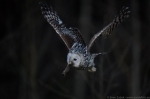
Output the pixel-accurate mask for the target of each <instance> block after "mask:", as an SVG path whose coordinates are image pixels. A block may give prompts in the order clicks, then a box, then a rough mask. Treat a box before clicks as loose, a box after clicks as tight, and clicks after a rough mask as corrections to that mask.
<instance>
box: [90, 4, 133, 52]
mask: <svg viewBox="0 0 150 99" xmlns="http://www.w3.org/2000/svg"><path fill="white" fill-rule="evenodd" d="M129 13H130V11H129V8H128V7H123V8H122V10H121V11H120V13H119V14H118V15H117V16H116V17H115V19H114V20H113V21H112V22H111V23H110V24H108V25H107V26H106V27H104V28H103V29H102V30H101V31H100V32H98V33H97V34H95V35H94V36H93V37H92V39H91V40H90V43H89V45H88V51H89V50H90V48H91V46H92V45H93V43H94V41H95V40H96V39H97V38H98V37H99V36H100V35H101V36H107V35H109V34H110V33H111V32H112V31H113V30H114V28H115V27H117V26H118V25H119V24H120V23H121V22H122V21H124V19H126V18H128V17H129Z"/></svg>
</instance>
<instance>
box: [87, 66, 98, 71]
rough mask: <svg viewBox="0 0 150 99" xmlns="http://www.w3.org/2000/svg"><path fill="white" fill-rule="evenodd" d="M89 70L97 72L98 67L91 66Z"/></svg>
mask: <svg viewBox="0 0 150 99" xmlns="http://www.w3.org/2000/svg"><path fill="white" fill-rule="evenodd" d="M88 71H89V72H96V68H95V67H91V68H90V69H88Z"/></svg>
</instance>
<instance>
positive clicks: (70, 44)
mask: <svg viewBox="0 0 150 99" xmlns="http://www.w3.org/2000/svg"><path fill="white" fill-rule="evenodd" d="M39 4H40V6H41V10H42V14H43V15H44V18H45V19H46V20H47V22H48V23H49V24H50V25H51V26H52V27H53V28H54V30H55V31H56V33H57V34H58V35H59V36H60V37H61V38H62V40H63V41H64V43H65V44H66V46H67V48H68V49H69V52H68V55H67V63H68V65H67V67H66V68H65V70H64V71H63V73H62V74H64V75H65V74H66V73H68V72H69V70H70V68H71V67H74V68H76V69H78V70H88V71H89V72H95V71H96V68H95V64H94V58H95V57H96V56H98V55H103V54H105V53H104V52H103V53H94V54H91V53H90V48H91V47H92V45H93V43H94V41H95V40H96V39H97V38H98V37H99V36H107V35H109V34H110V33H111V32H112V31H113V30H114V28H115V27H117V26H118V25H119V24H120V23H121V22H122V21H124V19H126V18H127V17H129V13H130V11H129V8H128V7H123V8H122V10H121V11H120V13H119V14H118V15H117V16H116V17H115V19H114V20H113V21H112V22H111V23H110V24H108V25H107V26H106V27H104V28H103V29H102V30H101V31H99V32H98V33H97V34H95V35H94V36H93V37H92V39H91V40H90V42H89V44H88V45H86V44H85V42H84V40H83V38H82V36H81V34H80V31H79V30H78V29H77V28H73V27H70V28H67V27H66V25H65V24H64V23H63V22H62V20H61V19H60V18H59V16H58V14H57V13H56V12H55V11H54V10H53V8H52V7H51V6H48V5H47V4H46V3H42V2H40V3H39Z"/></svg>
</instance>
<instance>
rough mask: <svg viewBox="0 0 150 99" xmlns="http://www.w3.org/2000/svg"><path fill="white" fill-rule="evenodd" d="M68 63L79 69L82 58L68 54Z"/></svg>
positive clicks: (76, 54)
mask: <svg viewBox="0 0 150 99" xmlns="http://www.w3.org/2000/svg"><path fill="white" fill-rule="evenodd" d="M67 63H68V65H70V66H73V67H79V65H80V63H81V56H80V55H79V54H78V53H68V56H67Z"/></svg>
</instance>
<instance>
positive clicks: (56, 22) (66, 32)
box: [39, 2, 86, 49]
mask: <svg viewBox="0 0 150 99" xmlns="http://www.w3.org/2000/svg"><path fill="white" fill-rule="evenodd" d="M39 4H40V5H41V10H42V14H43V15H44V18H45V19H46V20H47V22H48V23H49V24H50V25H51V26H52V27H53V28H54V30H55V31H56V32H57V34H59V36H60V37H61V38H62V40H63V41H64V43H65V44H66V46H67V48H68V49H70V48H71V47H72V46H73V44H74V43H79V44H82V46H83V47H85V46H86V44H85V42H84V40H83V38H82V36H81V34H80V31H79V30H78V29H77V28H66V26H65V24H63V22H62V20H61V19H60V18H59V16H58V15H57V13H56V11H54V10H53V8H52V7H51V6H50V7H49V6H48V5H47V4H46V3H42V2H40V3H39Z"/></svg>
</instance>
